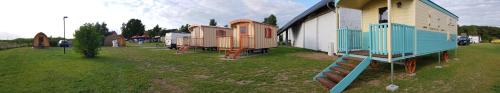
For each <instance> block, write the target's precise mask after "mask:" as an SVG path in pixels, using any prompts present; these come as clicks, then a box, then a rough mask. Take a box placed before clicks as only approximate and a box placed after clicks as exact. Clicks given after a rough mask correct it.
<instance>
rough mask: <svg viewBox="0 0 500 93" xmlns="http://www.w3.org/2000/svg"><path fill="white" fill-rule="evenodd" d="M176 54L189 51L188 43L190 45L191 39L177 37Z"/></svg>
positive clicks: (188, 37)
mask: <svg viewBox="0 0 500 93" xmlns="http://www.w3.org/2000/svg"><path fill="white" fill-rule="evenodd" d="M176 41H177V53H185V52H187V51H188V50H189V48H190V47H191V46H190V43H191V37H190V36H183V37H177V40H176Z"/></svg>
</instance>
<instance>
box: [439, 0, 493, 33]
mask: <svg viewBox="0 0 500 93" xmlns="http://www.w3.org/2000/svg"><path fill="white" fill-rule="evenodd" d="M432 1H434V2H435V3H437V4H438V5H441V6H442V7H444V8H446V9H448V10H449V11H451V12H453V13H454V14H456V15H457V16H459V17H460V19H459V23H460V24H461V25H472V24H473V25H487V26H497V27H500V0H432Z"/></svg>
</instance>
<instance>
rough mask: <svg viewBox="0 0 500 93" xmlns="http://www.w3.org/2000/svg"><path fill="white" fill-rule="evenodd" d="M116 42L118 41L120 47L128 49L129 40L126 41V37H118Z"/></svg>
mask: <svg viewBox="0 0 500 93" xmlns="http://www.w3.org/2000/svg"><path fill="white" fill-rule="evenodd" d="M116 40H118V46H120V47H126V46H127V40H126V39H125V37H124V36H123V35H118V37H117V38H116Z"/></svg>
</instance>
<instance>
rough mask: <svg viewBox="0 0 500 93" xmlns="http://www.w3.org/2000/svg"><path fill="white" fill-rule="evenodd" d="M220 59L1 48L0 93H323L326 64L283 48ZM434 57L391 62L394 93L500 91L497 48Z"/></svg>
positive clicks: (369, 73)
mask: <svg viewBox="0 0 500 93" xmlns="http://www.w3.org/2000/svg"><path fill="white" fill-rule="evenodd" d="M148 45H153V44H148ZM132 46H136V45H132ZM451 54H452V57H453V54H454V53H453V52H452V53H451ZM220 55H222V53H219V52H203V51H200V50H197V51H191V52H190V53H187V54H175V51H173V50H165V49H158V48H151V47H144V46H136V47H128V48H109V47H106V48H103V49H102V52H101V53H100V56H99V57H98V58H95V59H84V58H83V57H82V56H80V55H78V54H76V53H74V52H73V51H71V52H68V54H66V55H64V54H63V52H62V49H61V48H50V49H32V48H16V49H8V50H2V51H0V92H1V93H11V92H174V93H179V92H180V93H182V92H236V93H239V92H265V93H273V92H326V91H327V90H325V89H324V88H323V87H322V86H321V85H319V83H317V82H315V81H313V80H312V77H313V76H314V75H316V74H317V73H318V72H319V71H320V70H321V69H323V68H324V67H326V66H327V65H329V64H331V61H332V60H333V59H334V58H333V57H328V56H325V54H323V53H315V52H312V51H308V50H304V49H298V48H284V47H280V48H275V49H272V50H271V53H269V54H263V55H253V56H249V57H246V58H243V59H240V60H237V61H223V60H220V59H219V56H220ZM436 56H437V55H432V56H424V57H419V59H418V62H417V75H416V76H413V77H412V76H406V75H405V74H404V68H403V67H402V66H399V65H397V66H396V72H397V73H396V75H397V77H396V81H395V83H396V84H397V85H399V86H400V89H399V90H398V91H397V92H431V93H432V92H435V93H441V92H479V93H488V92H500V78H499V77H500V63H499V61H500V57H499V56H500V45H492V44H481V45H473V46H468V47H460V48H459V52H458V58H459V60H450V62H448V63H445V64H443V68H441V69H438V68H434V66H436V65H438V63H437V58H436ZM389 72H390V70H389V66H388V64H382V65H381V66H380V67H378V68H370V69H368V70H366V71H365V72H364V73H363V74H362V75H361V76H360V77H359V78H358V79H357V80H356V81H354V83H353V84H352V85H351V87H350V88H348V89H347V90H346V92H349V93H358V92H369V93H372V92H387V91H385V90H384V87H385V86H386V85H388V84H389V83H390V82H389V77H388V76H389V75H390V73H389Z"/></svg>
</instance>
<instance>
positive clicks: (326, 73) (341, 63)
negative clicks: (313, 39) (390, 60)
mask: <svg viewBox="0 0 500 93" xmlns="http://www.w3.org/2000/svg"><path fill="white" fill-rule="evenodd" d="M348 61H357V62H359V63H358V64H352V63H348ZM357 62H356V63H357ZM370 62H371V60H370V59H369V58H365V59H363V58H356V57H349V56H343V57H340V58H339V59H337V60H336V61H335V62H334V63H333V64H331V65H330V66H328V67H327V68H325V69H324V70H323V71H321V72H320V73H318V75H316V76H315V77H314V79H315V80H317V81H318V82H319V83H320V84H321V85H323V86H324V87H325V88H327V89H328V90H330V93H340V92H342V91H343V90H344V89H345V88H347V86H349V85H350V84H351V83H352V81H354V80H355V79H356V77H357V76H359V75H360V74H361V72H362V71H364V70H365V69H366V68H367V67H368V65H369V64H370Z"/></svg>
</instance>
